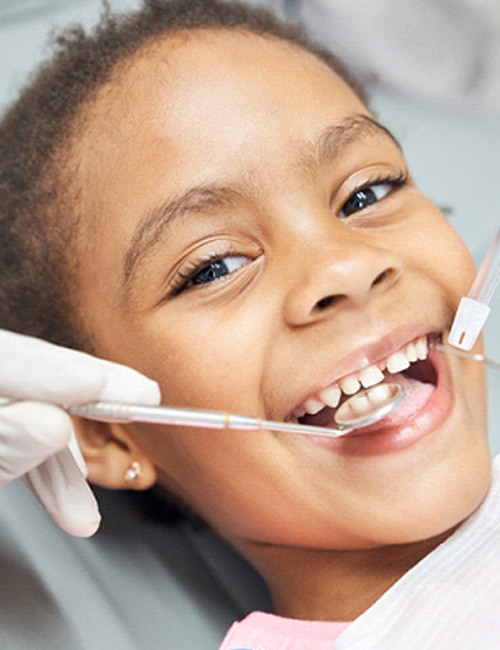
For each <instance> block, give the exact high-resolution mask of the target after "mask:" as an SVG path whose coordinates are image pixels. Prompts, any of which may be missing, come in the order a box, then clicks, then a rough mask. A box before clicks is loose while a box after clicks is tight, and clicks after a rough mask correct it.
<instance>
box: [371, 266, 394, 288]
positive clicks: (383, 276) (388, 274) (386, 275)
mask: <svg viewBox="0 0 500 650" xmlns="http://www.w3.org/2000/svg"><path fill="white" fill-rule="evenodd" d="M394 275H395V273H394V270H393V269H386V270H385V271H382V273H379V274H378V275H377V277H376V278H375V279H374V280H373V282H372V287H375V286H376V285H377V284H381V283H382V282H385V281H386V280H390V279H391V278H392V277H393V276H394Z"/></svg>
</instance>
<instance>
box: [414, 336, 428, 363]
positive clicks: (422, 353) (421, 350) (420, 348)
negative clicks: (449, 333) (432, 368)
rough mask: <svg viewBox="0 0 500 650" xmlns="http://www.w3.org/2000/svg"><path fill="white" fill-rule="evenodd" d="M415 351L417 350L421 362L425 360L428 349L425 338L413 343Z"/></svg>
mask: <svg viewBox="0 0 500 650" xmlns="http://www.w3.org/2000/svg"><path fill="white" fill-rule="evenodd" d="M415 349H416V350H417V355H418V358H419V359H420V360H421V361H424V360H425V359H427V352H428V349H427V339H426V338H425V336H422V337H421V338H419V339H417V340H416V341H415Z"/></svg>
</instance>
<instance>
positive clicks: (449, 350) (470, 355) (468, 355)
mask: <svg viewBox="0 0 500 650" xmlns="http://www.w3.org/2000/svg"><path fill="white" fill-rule="evenodd" d="M433 346H434V347H435V348H436V350H439V351H440V352H445V353H446V354H452V355H454V356H456V357H463V358H464V359H472V360H473V361H479V362H480V363H484V364H485V365H487V366H489V367H490V368H493V369H494V370H500V363H498V361H493V359H489V358H488V357H485V356H484V354H479V353H474V352H466V351H465V350H460V349H458V348H453V347H451V346H450V345H444V344H443V343H434V344H433Z"/></svg>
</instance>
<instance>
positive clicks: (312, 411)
mask: <svg viewBox="0 0 500 650" xmlns="http://www.w3.org/2000/svg"><path fill="white" fill-rule="evenodd" d="M324 407H325V405H324V403H323V402H321V401H320V400H319V399H316V398H315V397H310V398H309V399H307V400H306V401H305V403H304V408H305V410H306V412H307V413H309V415H316V413H319V412H320V411H321V409H322V408H324Z"/></svg>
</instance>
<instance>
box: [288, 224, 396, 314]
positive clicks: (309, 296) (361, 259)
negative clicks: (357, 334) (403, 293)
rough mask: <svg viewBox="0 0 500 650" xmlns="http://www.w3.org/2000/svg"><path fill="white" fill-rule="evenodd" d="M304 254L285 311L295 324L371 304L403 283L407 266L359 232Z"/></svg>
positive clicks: (309, 248)
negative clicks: (397, 284)
mask: <svg viewBox="0 0 500 650" xmlns="http://www.w3.org/2000/svg"><path fill="white" fill-rule="evenodd" d="M301 248H302V247H301ZM302 253H303V254H302V255H301V256H300V259H299V260H298V264H297V265H296V273H294V274H293V276H294V277H293V280H292V283H293V286H292V288H291V289H290V291H289V293H288V295H287V300H286V307H285V317H286V319H287V322H288V323H289V324H290V325H294V326H299V325H307V324H309V323H312V322H314V321H317V320H321V319H323V318H328V317H329V316H330V314H332V313H334V312H335V313H337V312H338V311H339V310H342V309H349V308H359V307H363V306H366V305H367V304H368V303H369V301H371V300H373V299H374V298H375V297H376V296H377V295H381V294H383V293H384V292H386V291H387V290H388V289H390V287H392V286H393V285H394V284H395V283H396V282H397V281H398V279H399V277H400V275H401V271H402V267H403V264H402V261H401V259H400V258H399V257H398V256H397V255H396V254H393V253H392V252H391V251H390V250H388V249H386V248H382V247H380V246H377V245H375V244H374V243H373V242H371V241H370V239H369V236H367V235H365V236H364V238H363V236H361V237H360V236H358V235H357V234H356V233H353V234H352V235H349V236H343V237H338V238H335V241H334V242H322V243H317V244H316V245H315V246H310V245H309V246H308V247H307V252H305V251H304V249H302ZM304 253H305V254H304Z"/></svg>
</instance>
